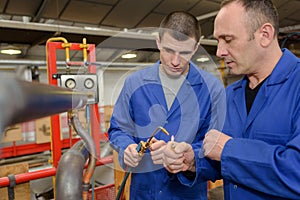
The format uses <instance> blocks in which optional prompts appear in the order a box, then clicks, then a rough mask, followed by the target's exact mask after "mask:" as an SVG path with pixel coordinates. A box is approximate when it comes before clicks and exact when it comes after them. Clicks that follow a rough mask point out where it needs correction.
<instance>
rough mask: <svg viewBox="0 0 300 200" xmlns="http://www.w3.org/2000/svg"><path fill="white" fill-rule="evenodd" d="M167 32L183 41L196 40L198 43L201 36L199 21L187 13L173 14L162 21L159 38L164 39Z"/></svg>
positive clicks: (176, 12)
mask: <svg viewBox="0 0 300 200" xmlns="http://www.w3.org/2000/svg"><path fill="white" fill-rule="evenodd" d="M165 32H169V33H171V34H172V36H173V37H174V38H176V39H177V40H181V41H182V40H187V39H188V38H194V39H195V40H196V41H197V42H198V41H199V39H200V35H201V29H200V25H199V22H198V20H197V19H196V17H195V16H194V15H192V14H190V13H188V12H185V11H174V12H171V13H170V14H168V15H167V16H166V17H165V18H164V19H163V20H162V22H161V23H160V26H159V37H160V38H162V36H163V34H164V33H165Z"/></svg>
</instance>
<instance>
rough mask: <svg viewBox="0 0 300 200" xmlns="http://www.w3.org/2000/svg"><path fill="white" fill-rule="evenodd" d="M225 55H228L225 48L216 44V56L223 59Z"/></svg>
mask: <svg viewBox="0 0 300 200" xmlns="http://www.w3.org/2000/svg"><path fill="white" fill-rule="evenodd" d="M227 54H228V51H227V48H226V47H225V46H224V45H222V44H220V43H218V46H217V53H216V55H217V56H218V57H220V58H223V57H225V56H226V55H227Z"/></svg>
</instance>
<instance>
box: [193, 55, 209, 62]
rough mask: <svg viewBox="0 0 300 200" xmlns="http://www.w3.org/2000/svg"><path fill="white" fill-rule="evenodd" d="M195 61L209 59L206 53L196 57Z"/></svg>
mask: <svg viewBox="0 0 300 200" xmlns="http://www.w3.org/2000/svg"><path fill="white" fill-rule="evenodd" d="M196 61H197V62H207V61H209V57H207V56H206V55H201V56H199V57H198V58H197V59H196Z"/></svg>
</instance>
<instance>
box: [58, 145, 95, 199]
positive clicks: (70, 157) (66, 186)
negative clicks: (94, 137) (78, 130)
mask: <svg viewBox="0 0 300 200" xmlns="http://www.w3.org/2000/svg"><path fill="white" fill-rule="evenodd" d="M88 155H89V152H88V150H87V149H86V148H85V144H84V142H83V140H80V141H78V142H77V143H75V144H74V146H73V147H72V148H71V149H69V150H68V151H67V152H66V153H64V154H63V156H62V157H61V159H60V161H59V164H58V168H57V173H56V183H55V185H56V186H55V187H56V199H57V200H73V199H78V200H82V190H83V188H82V172H83V169H84V164H85V162H86V160H87V158H88Z"/></svg>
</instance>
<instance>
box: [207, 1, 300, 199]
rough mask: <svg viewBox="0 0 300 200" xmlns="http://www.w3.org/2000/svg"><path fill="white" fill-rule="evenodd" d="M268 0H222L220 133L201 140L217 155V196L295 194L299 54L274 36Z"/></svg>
mask: <svg viewBox="0 0 300 200" xmlns="http://www.w3.org/2000/svg"><path fill="white" fill-rule="evenodd" d="M278 27H279V25H278V14H277V11H276V9H275V7H274V5H273V4H272V2H271V0H224V1H223V2H222V4H221V10H220V11H219V13H218V15H217V17H216V19H215V27H214V36H215V38H216V39H217V40H218V49H217V55H218V56H219V57H221V58H223V59H224V61H225V63H226V66H227V67H228V68H229V70H230V72H231V73H232V74H238V75H245V76H244V78H243V79H241V80H240V81H238V82H236V83H234V84H232V85H231V86H229V87H227V89H226V94H227V116H226V122H225V127H224V129H223V133H221V132H219V131H216V130H211V131H209V132H208V133H207V135H206V137H205V140H204V151H205V155H206V156H207V157H208V158H211V159H213V160H217V161H221V166H222V168H221V173H222V176H223V178H224V183H225V185H224V188H225V199H226V200H229V199H232V200H236V199H243V200H247V199H249V200H254V199H255V200H258V199H272V200H275V199H300V171H299V169H300V84H299V83H300V59H299V58H297V57H296V56H295V55H293V54H292V53H291V52H290V51H289V50H287V49H282V50H281V49H280V47H279V44H278V38H277V35H278V30H279V28H278Z"/></svg>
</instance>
